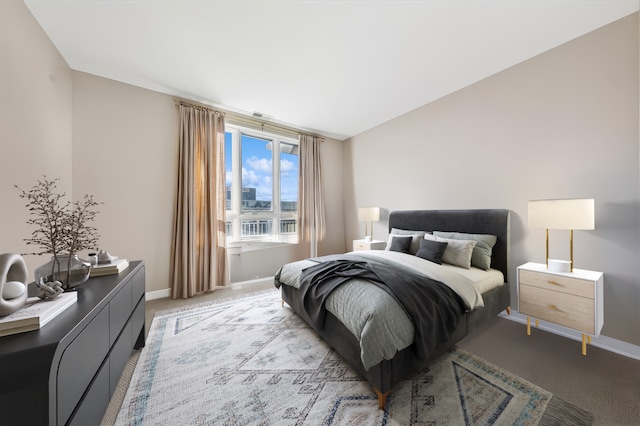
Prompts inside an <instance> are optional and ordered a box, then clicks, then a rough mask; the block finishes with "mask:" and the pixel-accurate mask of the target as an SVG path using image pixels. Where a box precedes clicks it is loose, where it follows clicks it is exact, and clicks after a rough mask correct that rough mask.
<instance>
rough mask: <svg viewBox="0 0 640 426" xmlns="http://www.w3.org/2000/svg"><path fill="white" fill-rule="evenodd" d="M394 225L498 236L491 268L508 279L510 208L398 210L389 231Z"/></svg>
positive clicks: (391, 220) (391, 219)
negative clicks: (500, 272)
mask: <svg viewBox="0 0 640 426" xmlns="http://www.w3.org/2000/svg"><path fill="white" fill-rule="evenodd" d="M391 228H398V229H408V230H411V231H443V232H466V233H468V234H489V235H495V236H496V237H498V240H497V241H496V245H495V246H494V247H493V252H492V254H491V267H492V268H494V269H497V270H499V271H502V273H503V275H504V279H505V281H506V280H507V276H508V275H507V273H508V269H509V210H506V209H486V210H397V211H393V212H391V213H390V214H389V231H391Z"/></svg>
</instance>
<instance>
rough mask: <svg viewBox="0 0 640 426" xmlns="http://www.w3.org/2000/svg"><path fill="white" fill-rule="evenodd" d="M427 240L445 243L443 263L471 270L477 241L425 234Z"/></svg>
mask: <svg viewBox="0 0 640 426" xmlns="http://www.w3.org/2000/svg"><path fill="white" fill-rule="evenodd" d="M424 238H425V240H433V241H445V242H447V243H449V244H447V248H446V249H445V250H444V253H443V254H442V261H443V262H444V263H448V264H450V265H455V266H459V267H461V268H465V269H471V255H472V254H473V248H474V247H475V246H476V241H473V240H453V239H451V238H442V237H436V236H435V235H431V234H425V235H424Z"/></svg>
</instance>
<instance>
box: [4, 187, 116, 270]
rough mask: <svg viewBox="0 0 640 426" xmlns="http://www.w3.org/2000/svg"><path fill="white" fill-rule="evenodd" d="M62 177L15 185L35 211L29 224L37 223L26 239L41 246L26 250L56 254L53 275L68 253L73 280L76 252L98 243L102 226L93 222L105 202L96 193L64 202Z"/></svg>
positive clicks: (31, 210) (69, 268)
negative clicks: (28, 186)
mask: <svg viewBox="0 0 640 426" xmlns="http://www.w3.org/2000/svg"><path fill="white" fill-rule="evenodd" d="M59 180H60V179H53V180H49V179H47V177H46V176H43V178H42V180H38V181H37V183H36V185H34V186H33V188H31V189H30V190H28V191H25V190H23V189H21V188H19V187H18V186H17V185H15V187H16V188H17V189H18V190H19V191H20V198H22V199H24V200H26V202H27V203H26V205H25V207H27V209H28V210H29V214H30V215H31V217H30V218H29V219H28V220H27V224H29V225H33V226H35V229H34V231H33V232H32V233H31V238H25V239H24V241H25V242H26V243H27V244H28V245H35V246H39V248H40V251H38V252H33V253H24V254H32V255H41V254H47V253H49V254H51V255H53V263H52V271H51V276H52V277H53V276H54V271H56V270H58V271H59V270H61V268H60V266H61V265H60V258H61V256H64V257H65V258H66V261H67V262H68V263H67V265H66V266H67V267H66V271H67V277H66V282H69V278H70V276H69V274H71V262H72V261H73V258H74V255H76V254H77V253H78V252H79V251H81V250H85V249H96V247H97V243H98V238H99V235H98V230H97V229H96V228H95V227H94V226H92V225H90V222H93V220H94V219H95V216H96V214H97V213H98V212H97V211H95V207H96V206H98V205H100V204H103V203H99V202H97V201H94V199H93V195H88V194H85V196H84V197H83V198H82V199H81V200H79V201H75V202H73V203H72V202H70V201H66V202H64V201H63V199H64V197H65V195H66V194H65V193H62V194H59V193H57V192H56V189H57V182H58V181H59ZM64 269H65V268H62V270H64ZM63 281H64V278H63Z"/></svg>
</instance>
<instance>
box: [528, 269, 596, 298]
mask: <svg viewBox="0 0 640 426" xmlns="http://www.w3.org/2000/svg"><path fill="white" fill-rule="evenodd" d="M518 274H519V276H518V282H519V283H520V285H529V286H532V287H538V288H541V289H547V290H551V291H555V292H559V293H566V294H570V295H575V296H580V297H584V298H589V299H593V298H594V297H595V295H594V283H593V281H588V280H583V279H580V278H573V277H566V276H562V275H554V274H547V273H544V272H534V271H528V270H525V269H519V270H518Z"/></svg>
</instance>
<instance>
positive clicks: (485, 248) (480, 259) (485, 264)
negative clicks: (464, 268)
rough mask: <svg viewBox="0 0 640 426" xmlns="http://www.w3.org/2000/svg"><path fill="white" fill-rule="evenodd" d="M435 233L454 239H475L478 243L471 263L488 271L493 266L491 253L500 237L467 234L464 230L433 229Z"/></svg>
mask: <svg viewBox="0 0 640 426" xmlns="http://www.w3.org/2000/svg"><path fill="white" fill-rule="evenodd" d="M433 235H435V236H438V237H441V238H449V239H452V240H474V241H476V245H475V247H474V248H473V253H472V254H471V265H472V266H475V267H476V268H480V269H484V270H485V271H488V270H489V269H490V268H491V253H492V251H493V246H495V245H496V241H498V237H496V236H495V235H485V234H465V233H462V232H440V231H433Z"/></svg>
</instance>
